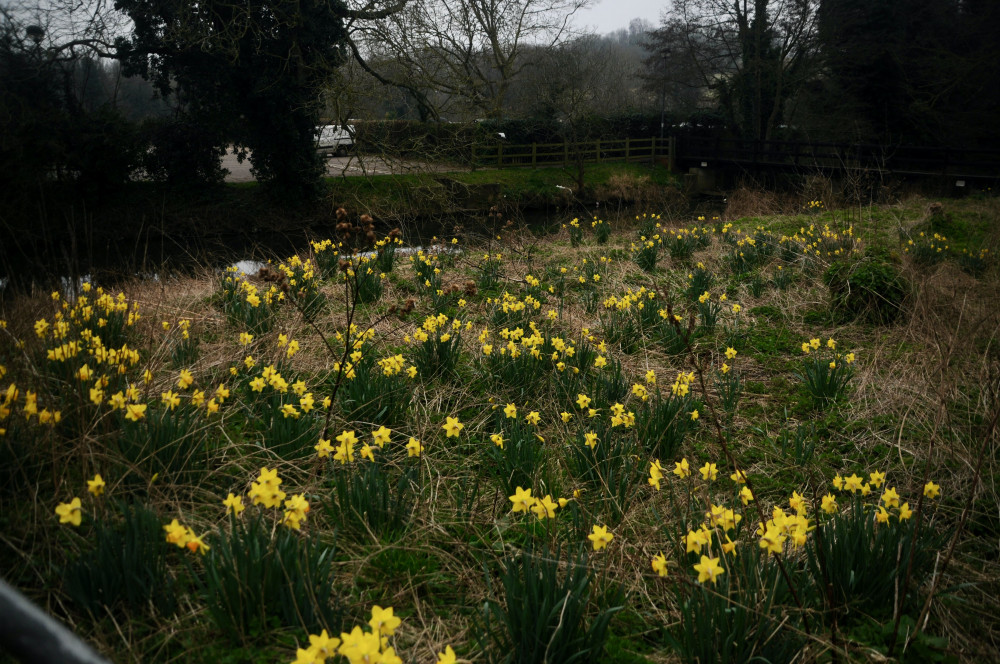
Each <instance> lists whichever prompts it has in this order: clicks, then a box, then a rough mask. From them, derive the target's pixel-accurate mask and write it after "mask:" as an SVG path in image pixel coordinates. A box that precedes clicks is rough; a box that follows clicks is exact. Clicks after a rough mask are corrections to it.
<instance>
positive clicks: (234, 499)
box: [222, 493, 246, 516]
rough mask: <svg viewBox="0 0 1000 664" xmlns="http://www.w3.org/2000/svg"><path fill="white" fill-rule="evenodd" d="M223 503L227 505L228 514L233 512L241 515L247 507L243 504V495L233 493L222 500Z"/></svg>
mask: <svg viewBox="0 0 1000 664" xmlns="http://www.w3.org/2000/svg"><path fill="white" fill-rule="evenodd" d="M222 504H223V505H225V507H226V514H232V515H234V516H239V515H240V513H241V512H242V511H243V510H245V509H246V507H245V506H244V505H243V496H236V495H233V494H232V493H230V494H229V495H228V496H226V499H225V500H223V501H222Z"/></svg>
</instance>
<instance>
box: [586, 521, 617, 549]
mask: <svg viewBox="0 0 1000 664" xmlns="http://www.w3.org/2000/svg"><path fill="white" fill-rule="evenodd" d="M614 538H615V536H614V534H612V533H609V532H608V529H607V528H606V527H603V526H598V525H595V526H594V527H593V528H592V529H591V531H590V534H589V535H587V539H589V540H590V541H591V542H593V544H594V551H600V550H601V549H603V548H604V547H606V546H607V545H608V544H610V543H611V540H613V539H614Z"/></svg>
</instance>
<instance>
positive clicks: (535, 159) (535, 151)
mask: <svg viewBox="0 0 1000 664" xmlns="http://www.w3.org/2000/svg"><path fill="white" fill-rule="evenodd" d="M537 162H538V143H532V144H531V167H532V168H536V167H537Z"/></svg>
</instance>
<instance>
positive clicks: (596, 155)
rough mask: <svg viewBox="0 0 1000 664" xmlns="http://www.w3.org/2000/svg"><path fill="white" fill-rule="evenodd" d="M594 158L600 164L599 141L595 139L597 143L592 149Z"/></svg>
mask: <svg viewBox="0 0 1000 664" xmlns="http://www.w3.org/2000/svg"><path fill="white" fill-rule="evenodd" d="M594 153H595V154H594V158H595V159H596V160H597V161H598V162H600V161H601V139H597V143H596V145H595V148H594Z"/></svg>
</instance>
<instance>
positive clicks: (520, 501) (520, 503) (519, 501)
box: [510, 487, 536, 514]
mask: <svg viewBox="0 0 1000 664" xmlns="http://www.w3.org/2000/svg"><path fill="white" fill-rule="evenodd" d="M535 500H536V498H534V497H533V496H532V495H531V489H524V488H521V487H517V488H516V489H515V490H514V495H513V496H510V502H512V503H513V504H514V506H513V507H512V508H511V512H514V513H515V514H516V513H518V512H527V511H528V510H529V509H531V506H532V505H534V503H535Z"/></svg>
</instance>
